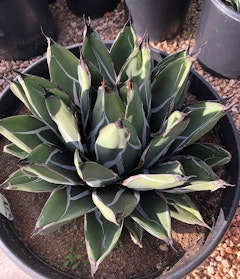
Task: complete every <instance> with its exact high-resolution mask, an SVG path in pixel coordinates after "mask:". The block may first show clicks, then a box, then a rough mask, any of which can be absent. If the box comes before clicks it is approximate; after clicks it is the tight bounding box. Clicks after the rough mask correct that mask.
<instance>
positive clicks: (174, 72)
mask: <svg viewBox="0 0 240 279" xmlns="http://www.w3.org/2000/svg"><path fill="white" fill-rule="evenodd" d="M191 64H192V59H191V58H190V57H189V56H184V57H182V58H179V59H177V60H174V61H173V62H172V63H170V64H169V65H167V66H166V67H165V68H164V69H163V70H162V71H161V72H160V73H159V75H158V76H156V78H155V79H154V81H153V82H152V106H151V119H150V127H151V132H152V133H156V132H158V131H159V130H160V129H161V125H162V123H164V122H165V119H166V118H167V116H168V115H169V114H170V113H171V112H172V110H173V108H174V106H175V103H176V102H178V101H179V99H181V96H179V94H180V95H181V94H183V93H184V90H182V89H183V87H184V88H185V86H186V80H187V78H188V75H189V72H190V68H191Z"/></svg>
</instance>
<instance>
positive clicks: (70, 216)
mask: <svg viewBox="0 0 240 279" xmlns="http://www.w3.org/2000/svg"><path fill="white" fill-rule="evenodd" d="M94 209H95V205H94V204H93V202H92V193H91V191H90V190H89V188H88V187H85V186H79V187H74V186H73V187H72V186H67V187H66V186H65V187H59V188H57V189H55V190H54V191H53V192H52V194H51V195H50V197H49V198H48V200H47V201H46V203H45V205H44V207H43V209H42V211H41V214H40V216H39V217H38V220H37V223H36V227H35V230H34V232H33V235H37V234H44V233H49V232H53V231H55V230H57V229H58V228H59V227H61V226H62V225H64V224H66V223H68V222H70V221H71V220H74V219H76V218H79V217H81V216H83V215H85V214H86V213H88V212H91V211H93V210H94Z"/></svg>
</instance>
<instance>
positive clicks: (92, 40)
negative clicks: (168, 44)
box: [82, 23, 116, 87]
mask: <svg viewBox="0 0 240 279" xmlns="http://www.w3.org/2000/svg"><path fill="white" fill-rule="evenodd" d="M82 56H83V58H84V59H85V60H86V62H87V64H88V65H89V63H88V62H89V61H90V62H91V63H92V64H93V65H94V66H95V67H96V69H98V71H99V72H100V73H101V75H102V76H103V78H104V80H105V81H106V82H107V84H108V85H109V86H111V87H114V86H115V84H116V73H115V70H114V68H113V63H112V59H111V56H110V53H109V51H108V49H107V47H106V46H105V45H104V44H103V43H102V41H101V40H100V38H99V36H98V35H97V33H96V32H94V31H93V29H92V28H91V26H90V25H89V24H87V23H86V25H85V36H84V42H83V46H82ZM90 71H91V69H90Z"/></svg>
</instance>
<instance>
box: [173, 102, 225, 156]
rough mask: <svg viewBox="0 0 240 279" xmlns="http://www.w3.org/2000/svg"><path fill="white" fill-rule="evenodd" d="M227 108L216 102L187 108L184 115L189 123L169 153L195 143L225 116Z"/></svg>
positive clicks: (201, 103)
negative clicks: (186, 115)
mask: <svg viewBox="0 0 240 279" xmlns="http://www.w3.org/2000/svg"><path fill="white" fill-rule="evenodd" d="M227 110H228V107H226V106H224V105H222V104H220V103H217V102H200V103H196V104H192V105H189V106H187V107H186V108H185V109H184V111H183V112H184V113H187V114H188V117H189V119H190V122H189V124H188V126H187V128H186V129H185V130H184V131H183V133H181V134H180V135H179V136H178V137H177V138H176V140H175V141H174V143H173V144H172V146H171V149H170V152H171V153H177V152H179V151H180V150H181V149H183V148H185V147H187V146H189V145H191V144H192V143H194V142H196V141H197V140H198V139H199V138H201V137H202V136H204V135H205V134H206V133H208V132H209V131H210V130H212V129H213V128H214V126H215V125H216V124H217V122H218V121H219V120H220V119H221V118H222V117H223V116H224V115H226V113H227Z"/></svg>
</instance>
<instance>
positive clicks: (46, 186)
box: [1, 169, 58, 193]
mask: <svg viewBox="0 0 240 279" xmlns="http://www.w3.org/2000/svg"><path fill="white" fill-rule="evenodd" d="M1 186H2V187H4V188H5V189H7V190H18V191H25V192H33V193H40V192H51V191H53V190H54V189H55V188H56V187H57V186H58V185H56V184H52V183H49V182H47V181H45V180H43V179H41V178H39V177H38V176H31V175H30V174H26V173H25V172H24V171H23V170H22V169H19V170H17V171H15V172H13V173H12V174H11V175H10V176H9V178H8V179H7V180H6V181H5V182H4V183H3V184H2V185H1Z"/></svg>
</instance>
